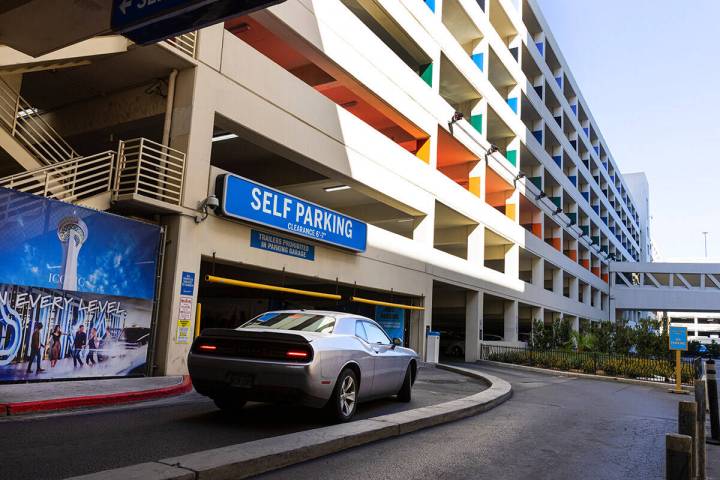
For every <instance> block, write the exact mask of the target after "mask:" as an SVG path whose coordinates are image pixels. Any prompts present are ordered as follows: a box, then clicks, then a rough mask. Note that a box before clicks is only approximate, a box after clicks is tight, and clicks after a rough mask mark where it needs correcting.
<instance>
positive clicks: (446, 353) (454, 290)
mask: <svg viewBox="0 0 720 480" xmlns="http://www.w3.org/2000/svg"><path fill="white" fill-rule="evenodd" d="M469 292H470V290H468V289H466V288H462V287H459V286H457V285H451V284H449V283H443V282H438V281H434V282H433V301H432V329H433V330H434V331H437V332H439V333H440V356H441V357H452V358H465V331H466V317H467V307H466V306H467V295H468V293H469Z"/></svg>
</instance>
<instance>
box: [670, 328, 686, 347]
mask: <svg viewBox="0 0 720 480" xmlns="http://www.w3.org/2000/svg"><path fill="white" fill-rule="evenodd" d="M669 334H670V350H687V327H673V326H671V327H670V331H669Z"/></svg>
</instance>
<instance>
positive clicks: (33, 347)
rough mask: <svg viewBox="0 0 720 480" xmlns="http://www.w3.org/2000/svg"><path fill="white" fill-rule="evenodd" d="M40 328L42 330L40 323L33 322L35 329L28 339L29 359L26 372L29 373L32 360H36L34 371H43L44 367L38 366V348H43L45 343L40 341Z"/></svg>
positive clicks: (39, 356)
mask: <svg viewBox="0 0 720 480" xmlns="http://www.w3.org/2000/svg"><path fill="white" fill-rule="evenodd" d="M40 330H42V323H40V322H35V330H34V331H33V334H32V339H31V340H30V360H28V367H27V373H30V371H31V370H32V364H33V362H34V361H37V368H36V369H35V373H36V374H37V373H40V372H44V371H45V369H44V368H40V358H41V355H40V349H41V348H45V345H43V344H42V343H40Z"/></svg>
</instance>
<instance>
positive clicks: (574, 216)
mask: <svg viewBox="0 0 720 480" xmlns="http://www.w3.org/2000/svg"><path fill="white" fill-rule="evenodd" d="M567 216H568V218H569V219H570V221H571V222H575V223H577V213H568V214H567Z"/></svg>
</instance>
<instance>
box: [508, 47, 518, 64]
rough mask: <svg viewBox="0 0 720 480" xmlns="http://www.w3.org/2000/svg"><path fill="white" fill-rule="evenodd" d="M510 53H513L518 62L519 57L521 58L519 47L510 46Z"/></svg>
mask: <svg viewBox="0 0 720 480" xmlns="http://www.w3.org/2000/svg"><path fill="white" fill-rule="evenodd" d="M510 55H512V56H513V58H514V59H515V61H516V62H517V61H518V59H519V58H520V57H519V55H518V47H512V48H510Z"/></svg>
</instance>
